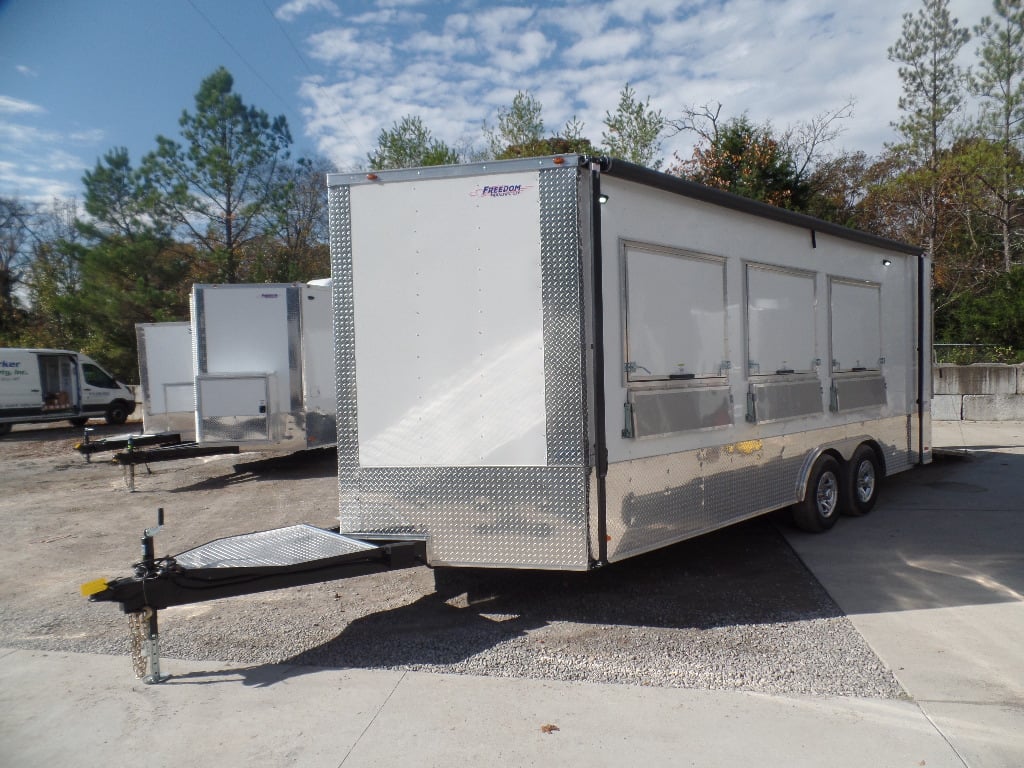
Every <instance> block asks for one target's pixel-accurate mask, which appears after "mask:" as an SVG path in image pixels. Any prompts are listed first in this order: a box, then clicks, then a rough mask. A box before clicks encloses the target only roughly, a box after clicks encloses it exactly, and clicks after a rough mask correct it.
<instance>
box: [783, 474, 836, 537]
mask: <svg viewBox="0 0 1024 768" xmlns="http://www.w3.org/2000/svg"><path fill="white" fill-rule="evenodd" d="M842 487H843V473H842V468H841V467H840V466H839V462H838V461H836V460H835V458H833V457H832V456H829V455H824V456H821V457H819V458H818V460H817V461H816V462H815V463H814V467H813V468H812V469H811V475H810V477H809V478H808V479H807V492H806V493H805V494H804V498H803V501H799V502H797V503H796V504H794V505H793V522H794V523H795V524H796V526H797V528H800V529H801V530H803V531H808V532H809V533H824V532H825V531H827V530H829V529H830V528H831V527H832V526H833V525H835V524H836V519H837V518H838V517H839V514H840V507H841V503H842Z"/></svg>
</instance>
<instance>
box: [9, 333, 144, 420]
mask: <svg viewBox="0 0 1024 768" xmlns="http://www.w3.org/2000/svg"><path fill="white" fill-rule="evenodd" d="M134 411H135V396H134V395H133V394H132V392H131V390H129V389H128V388H127V387H126V386H125V385H124V384H122V383H120V382H119V381H117V380H115V379H114V377H113V376H111V375H110V374H109V373H108V372H107V371H106V370H104V369H103V367H102V366H100V364H99V363H97V362H96V361H95V360H93V359H92V358H90V357H89V356H87V355H84V354H82V353H81V352H72V351H70V350H67V349H18V348H10V347H4V348H0V436H2V435H6V434H7V433H8V432H10V431H11V427H12V426H13V425H14V424H27V423H33V422H47V421H62V420H67V421H70V422H71V423H72V424H73V425H75V426H81V425H83V424H85V422H86V421H88V420H89V419H92V418H104V419H106V421H107V423H108V424H123V423H124V422H125V420H127V418H128V416H130V415H131V414H132V413H133V412H134Z"/></svg>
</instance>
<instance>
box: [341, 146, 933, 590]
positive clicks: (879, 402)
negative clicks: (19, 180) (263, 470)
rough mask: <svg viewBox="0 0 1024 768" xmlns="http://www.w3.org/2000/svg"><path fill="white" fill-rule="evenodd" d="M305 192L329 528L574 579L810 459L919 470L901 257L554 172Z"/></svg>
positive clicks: (665, 190)
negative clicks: (328, 309) (314, 199)
mask: <svg viewBox="0 0 1024 768" xmlns="http://www.w3.org/2000/svg"><path fill="white" fill-rule="evenodd" d="M328 194H329V204H330V216H331V259H332V278H333V291H334V312H335V317H334V324H335V344H336V347H335V350H336V364H337V385H338V388H337V396H338V400H337V413H338V466H339V505H340V527H341V531H342V532H348V533H351V534H352V535H354V536H359V535H362V536H366V537H370V538H372V537H385V536H389V537H395V536H410V537H425V538H426V539H427V553H428V558H429V561H430V563H431V564H433V565H463V566H495V567H519V568H546V569H571V570H584V569H587V568H590V567H592V566H594V565H595V564H599V563H602V562H611V561H615V560H621V559H624V558H627V557H630V556H633V555H636V554H639V553H642V552H646V551H649V550H652V549H655V548H658V547H662V546H666V545H668V544H671V543H674V542H677V541H680V540H683V539H686V538H690V537H693V536H696V535H699V534H701V533H704V532H707V531H711V530H714V529H716V528H719V527H722V526H725V525H728V524H731V523H734V522H737V521H740V520H744V519H747V518H750V517H752V516H755V515H758V514H762V513H764V512H767V511H770V510H773V509H777V508H780V507H784V506H787V505H789V504H793V503H795V502H798V501H800V500H801V499H803V498H804V497H805V494H806V493H807V492H808V483H809V482H810V478H811V477H812V476H813V470H814V468H815V467H816V466H817V465H818V462H819V461H820V460H821V457H823V456H824V455H826V454H827V455H829V456H834V457H835V458H836V459H837V460H839V461H840V462H843V461H849V460H850V459H851V457H853V456H854V454H855V452H856V451H858V449H859V448H860V447H862V446H867V447H868V448H870V449H871V450H872V451H874V452H875V454H876V455H877V457H878V460H879V463H880V464H881V467H882V470H883V473H884V474H892V473H894V472H898V471H901V470H904V469H907V468H909V467H911V466H913V465H914V464H916V463H923V462H927V461H929V460H930V420H929V414H928V394H927V391H926V389H925V377H923V376H922V375H921V369H922V365H921V354H922V353H921V349H922V348H923V347H922V345H923V344H927V341H928V339H929V334H930V330H929V328H928V326H927V321H928V314H929V313H928V312H927V311H926V308H927V306H928V301H929V296H928V263H927V260H926V259H925V258H924V257H923V256H922V255H921V254H920V252H919V251H918V250H917V249H914V248H911V247H910V246H906V245H903V244H900V243H894V242H892V241H887V240H883V239H881V238H876V237H872V236H870V235H866V234H864V233H858V232H855V231H853V230H848V229H845V228H842V227H839V226H836V225H832V224H828V223H826V222H823V221H819V220H817V219H813V218H811V217H808V216H803V215H800V214H795V213H791V212H788V211H784V210H781V209H777V208H772V207H770V206H766V205H762V204H759V203H755V202H752V201H749V200H745V199H743V198H738V197H736V196H733V195H729V194H727V193H722V192H718V191H715V190H710V189H708V188H705V187H701V186H699V185H696V184H691V183H688V182H685V181H682V180H680V179H677V178H674V177H670V176H667V175H665V174H660V173H657V172H654V171H649V170H647V169H643V168H640V167H639V166H634V165H630V164H628V163H620V162H618V161H614V162H610V163H609V162H604V163H600V164H599V163H595V162H591V161H589V160H587V159H585V158H580V157H577V156H560V157H557V158H533V159H529V160H519V161H504V162H494V163H487V164H476V165H468V166H453V167H440V168H422V169H412V170H405V171H380V172H376V173H373V174H369V175H364V174H331V175H329V176H328ZM602 201H603V202H602Z"/></svg>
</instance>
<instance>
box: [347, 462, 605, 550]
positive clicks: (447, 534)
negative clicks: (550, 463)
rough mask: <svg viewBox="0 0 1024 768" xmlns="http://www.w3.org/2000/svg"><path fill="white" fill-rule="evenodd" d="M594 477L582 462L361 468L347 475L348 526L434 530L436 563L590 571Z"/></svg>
mask: <svg viewBox="0 0 1024 768" xmlns="http://www.w3.org/2000/svg"><path fill="white" fill-rule="evenodd" d="M587 478H588V470H587V469H586V468H583V467H409V468H393V467H379V468H378V467H373V468H366V469H359V470H357V471H355V472H353V473H346V474H345V479H344V481H343V485H342V507H341V518H340V522H341V530H342V531H346V532H350V533H353V534H378V535H385V536H388V535H396V534H416V535H423V536H427V537H428V540H429V543H430V564H431V565H478V566H496V567H510V568H550V569H572V570H584V569H586V568H587V567H589V564H590V551H589V542H588V523H587V511H586V510H587V490H588V483H587ZM349 481H351V482H349Z"/></svg>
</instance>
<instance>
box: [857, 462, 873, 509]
mask: <svg viewBox="0 0 1024 768" xmlns="http://www.w3.org/2000/svg"><path fill="white" fill-rule="evenodd" d="M854 487H855V488H856V490H857V500H858V501H860V502H861V503H867V502H869V501H871V497H872V496H874V495H875V465H874V464H872V463H871V462H870V461H869V460H867V459H864V461H862V462H861V463H860V464H859V465H858V466H857V478H856V480H855V481H854Z"/></svg>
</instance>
